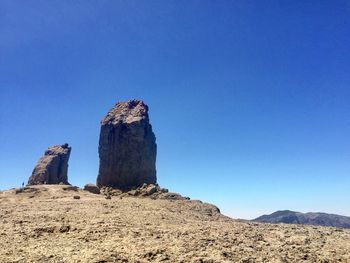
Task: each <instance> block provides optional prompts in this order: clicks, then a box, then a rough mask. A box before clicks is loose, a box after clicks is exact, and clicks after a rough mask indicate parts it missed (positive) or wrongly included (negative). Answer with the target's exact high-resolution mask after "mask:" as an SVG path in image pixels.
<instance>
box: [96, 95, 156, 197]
mask: <svg viewBox="0 0 350 263" xmlns="http://www.w3.org/2000/svg"><path fill="white" fill-rule="evenodd" d="M98 151H99V157H100V167H99V174H98V177H97V185H98V186H99V187H101V186H109V187H113V188H118V189H121V190H129V189H131V188H133V187H139V186H142V185H143V184H144V183H146V184H155V183H156V181H157V177H156V154H157V145H156V137H155V135H154V133H153V131H152V126H151V124H150V122H149V117H148V106H147V105H146V104H145V103H144V102H143V101H141V100H130V101H128V102H118V103H117V104H116V105H115V107H114V108H113V109H111V110H110V111H109V112H108V114H107V116H105V117H104V118H103V120H102V121H101V132H100V140H99V148H98Z"/></svg>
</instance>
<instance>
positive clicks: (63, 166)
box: [28, 143, 71, 185]
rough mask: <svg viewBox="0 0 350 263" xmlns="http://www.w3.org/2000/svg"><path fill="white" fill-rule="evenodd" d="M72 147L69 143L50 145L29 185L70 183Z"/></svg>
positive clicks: (34, 171) (35, 169)
mask: <svg viewBox="0 0 350 263" xmlns="http://www.w3.org/2000/svg"><path fill="white" fill-rule="evenodd" d="M70 152H71V147H69V146H68V144H67V143H66V144H63V145H55V146H51V147H49V148H48V149H47V150H46V151H45V154H44V156H43V157H41V158H40V159H39V161H38V163H37V165H36V166H35V168H34V170H33V172H32V175H31V176H30V178H29V181H28V185H37V184H59V183H63V184H68V160H69V156H70Z"/></svg>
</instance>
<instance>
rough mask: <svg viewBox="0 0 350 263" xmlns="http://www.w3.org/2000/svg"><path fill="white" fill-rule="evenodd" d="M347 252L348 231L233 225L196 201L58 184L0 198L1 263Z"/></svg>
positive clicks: (268, 258) (341, 258) (345, 257)
mask: <svg viewBox="0 0 350 263" xmlns="http://www.w3.org/2000/svg"><path fill="white" fill-rule="evenodd" d="M74 196H79V197H80V199H74ZM76 198H77V197H76ZM349 251H350V230H346V229H336V228H327V227H311V226H295V225H271V224H262V223H255V222H245V221H237V220H233V219H230V218H228V217H225V216H223V215H221V214H220V213H218V210H217V209H216V208H215V207H214V206H212V205H209V204H205V203H202V202H200V201H189V200H160V199H156V200H153V199H151V198H149V197H143V198H141V197H122V198H120V197H115V196H112V199H111V200H107V199H105V197H104V196H103V195H95V194H92V193H89V192H86V191H83V190H80V189H79V190H74V189H72V188H69V187H68V188H67V186H59V185H57V186H54V185H52V186H49V185H45V186H33V187H30V188H25V190H24V191H16V190H8V191H4V192H0V258H1V262H6V263H7V262H52V263H53V262H95V263H102V262H184V263H185V262H186V263H187V262H198V263H199V262H350V253H349Z"/></svg>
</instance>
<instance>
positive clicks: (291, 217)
mask: <svg viewBox="0 0 350 263" xmlns="http://www.w3.org/2000/svg"><path fill="white" fill-rule="evenodd" d="M253 221H257V222H264V223H275V224H276V223H285V224H304V225H317V226H333V227H343V228H350V217H347V216H340V215H334V214H326V213H300V212H294V211H289V210H283V211H277V212H274V213H272V214H270V215H263V216H260V217H258V218H255V219H254V220H253Z"/></svg>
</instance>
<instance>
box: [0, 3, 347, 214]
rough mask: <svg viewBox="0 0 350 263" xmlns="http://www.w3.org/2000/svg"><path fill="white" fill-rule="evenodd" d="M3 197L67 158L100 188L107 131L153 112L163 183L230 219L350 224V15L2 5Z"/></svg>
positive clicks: (286, 8)
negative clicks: (58, 154)
mask: <svg viewBox="0 0 350 263" xmlns="http://www.w3.org/2000/svg"><path fill="white" fill-rule="evenodd" d="M0 12H1V15H0V33H1V34H0V58H1V59H0V89H1V92H0V99H1V103H0V144H1V149H2V150H1V151H0V167H1V170H0V189H8V188H12V187H20V186H21V184H22V182H23V181H24V182H25V183H26V182H27V180H28V178H29V176H30V175H31V172H32V170H33V168H34V166H35V164H36V162H37V161H38V159H39V158H40V157H41V156H42V155H43V153H44V151H45V150H46V149H47V147H48V146H51V145H55V144H63V143H69V144H70V145H71V146H72V153H71V157H70V161H69V170H68V177H69V182H70V183H71V184H73V185H78V186H83V185H84V184H86V183H95V182H96V177H97V173H98V165H99V160H98V150H97V147H98V139H99V128H100V121H101V119H102V118H103V116H105V114H106V113H107V112H108V110H109V109H110V108H111V107H113V106H114V104H115V103H116V102H117V101H126V100H129V99H132V98H137V99H142V100H144V101H145V103H146V104H147V105H148V106H149V109H150V112H149V114H150V121H151V124H152V126H153V131H154V133H155V135H156V138H157V145H158V154H157V177H158V183H159V184H160V185H161V186H162V187H165V188H168V189H169V190H170V191H173V192H178V193H181V194H182V195H184V196H189V197H191V198H192V199H200V200H202V201H205V202H209V203H213V204H215V205H217V206H218V207H219V208H220V209H221V211H222V213H224V214H226V215H229V216H232V217H234V218H244V219H252V218H255V217H258V216H261V215H263V214H270V213H272V212H275V211H277V210H293V211H298V212H326V213H333V214H340V215H345V216H350V206H349V204H350V191H349V189H350V176H349V175H350V140H349V134H350V118H349V116H350V74H349V73H350V72H349V70H350V49H349V46H350V15H349V14H350V3H349V2H347V1H340V0H339V1H332V2H319V1H310V2H300V3H295V2H293V1H289V2H284V3H280V2H278V1H276V2H274V1H266V2H264V3H263V2H258V1H256V2H254V1H235V2H231V1H219V2H217V1H147V2H146V1H98V2H97V1H84V2H70V1H25V2H24V1H1V3H0Z"/></svg>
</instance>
